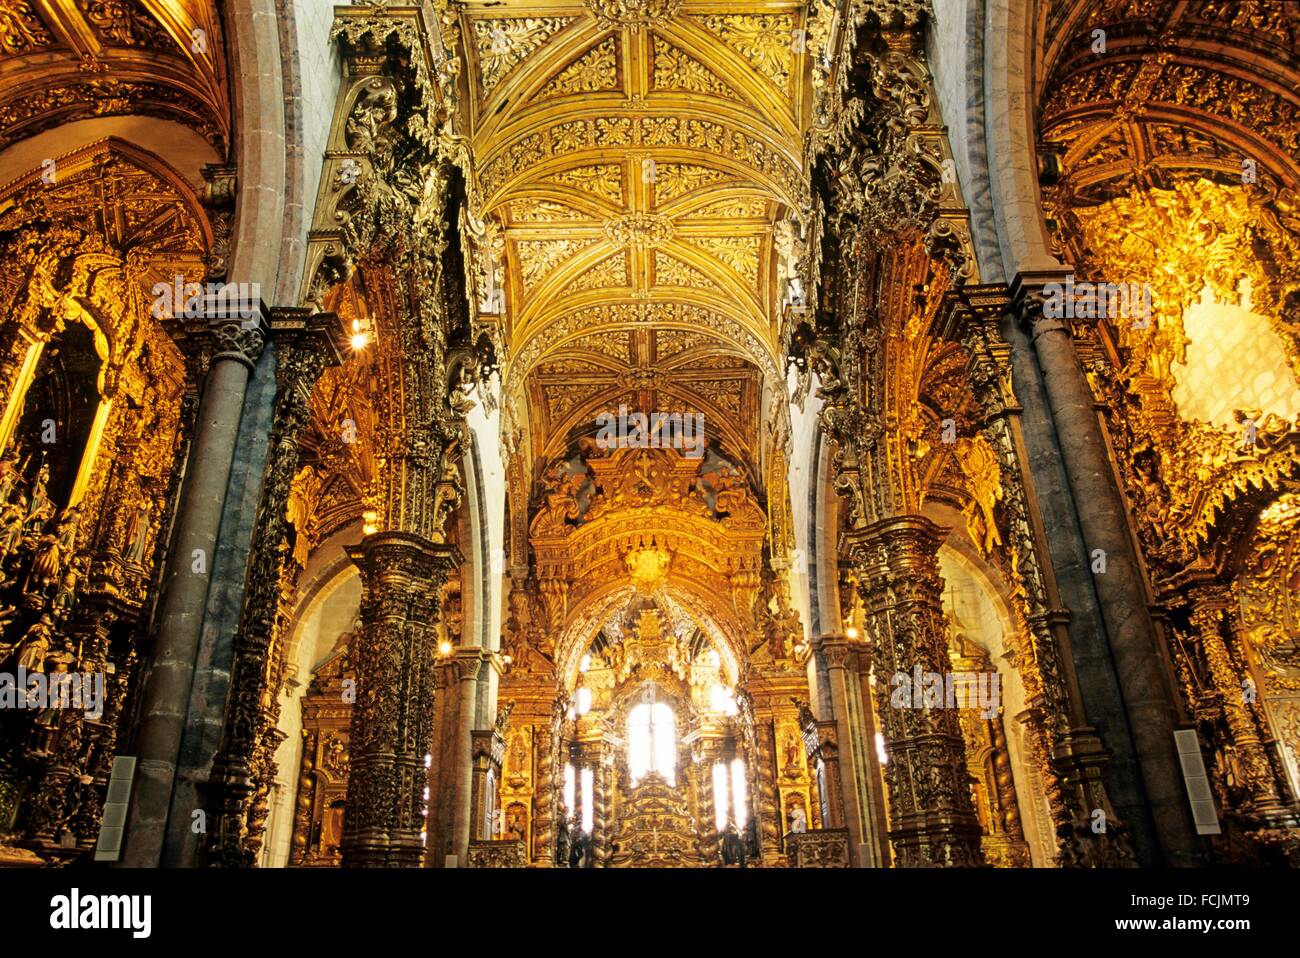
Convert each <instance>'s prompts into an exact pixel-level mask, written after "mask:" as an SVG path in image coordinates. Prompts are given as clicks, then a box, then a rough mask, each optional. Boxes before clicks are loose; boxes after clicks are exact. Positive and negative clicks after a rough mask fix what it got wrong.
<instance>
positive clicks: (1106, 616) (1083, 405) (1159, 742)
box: [1012, 274, 1204, 866]
mask: <svg viewBox="0 0 1300 958" xmlns="http://www.w3.org/2000/svg"><path fill="white" fill-rule="evenodd" d="M1049 281H1059V282H1063V281H1064V275H1063V274H1061V275H1057V274H1043V275H1038V274H1035V275H1033V276H1025V275H1021V276H1017V277H1016V279H1015V282H1014V283H1013V284H1012V296H1013V302H1014V303H1015V307H1016V311H1017V313H1018V315H1019V316H1020V318H1021V321H1022V322H1023V323H1025V324H1026V326H1027V327H1028V329H1029V335H1030V340H1031V342H1032V343H1033V347H1034V354H1035V356H1036V358H1037V360H1038V368H1039V370H1040V372H1041V375H1042V384H1043V391H1044V395H1045V398H1046V400H1047V405H1048V407H1049V409H1050V410H1051V415H1052V421H1053V423H1054V424H1055V426H1056V436H1057V442H1058V447H1059V449H1060V454H1061V461H1062V462H1063V464H1064V466H1065V470H1066V475H1067V477H1068V481H1069V485H1070V490H1071V493H1072V497H1073V500H1074V505H1075V510H1076V513H1077V516H1078V520H1079V529H1080V531H1081V533H1082V538H1083V544H1084V548H1085V550H1086V551H1087V556H1086V557H1085V559H1084V561H1085V563H1089V564H1090V563H1091V561H1092V557H1093V556H1094V555H1095V554H1096V552H1097V550H1102V551H1103V552H1104V553H1105V563H1106V565H1105V569H1106V571H1105V572H1104V573H1095V574H1094V575H1093V577H1092V579H1093V586H1094V588H1095V589H1096V593H1097V599H1098V607H1099V611H1100V613H1101V617H1102V619H1103V621H1104V622H1105V626H1106V637H1107V641H1108V644H1109V647H1110V654H1111V658H1112V660H1113V663H1114V670H1115V675H1116V677H1117V679H1118V683H1119V688H1120V691H1121V694H1122V696H1123V702H1124V710H1125V714H1126V716H1127V719H1128V726H1129V730H1130V732H1131V736H1132V740H1133V745H1134V749H1135V752H1136V755H1137V759H1138V762H1139V765H1140V767H1141V772H1142V783H1143V787H1144V789H1145V792H1146V801H1147V806H1148V808H1149V809H1150V814H1151V818H1152V820H1153V822H1154V825H1155V830H1156V837H1157V840H1158V842H1159V844H1160V848H1161V851H1162V853H1163V857H1164V861H1165V863H1166V864H1169V865H1175V866H1187V865H1196V864H1201V863H1203V855H1204V843H1203V841H1202V840H1201V839H1199V838H1198V837H1197V835H1196V833H1195V830H1194V828H1193V826H1192V821H1191V814H1190V810H1189V808H1188V805H1187V793H1186V789H1185V786H1184V784H1183V779H1182V772H1181V769H1180V767H1179V764H1178V756H1177V752H1176V749H1175V745H1174V737H1173V733H1174V729H1175V728H1176V727H1177V724H1178V711H1177V706H1176V704H1175V701H1174V694H1173V689H1172V687H1171V685H1170V680H1169V675H1168V674H1167V670H1166V668H1165V666H1164V662H1165V659H1164V657H1163V656H1162V655H1161V653H1160V650H1159V648H1158V644H1157V643H1158V637H1157V633H1156V630H1155V626H1154V624H1153V623H1152V620H1151V615H1150V611H1149V608H1148V604H1147V593H1146V589H1145V588H1144V586H1143V576H1144V572H1143V569H1142V567H1141V565H1140V564H1139V562H1138V560H1137V556H1136V553H1135V552H1134V548H1133V542H1132V538H1131V536H1130V535H1129V530H1128V525H1127V520H1126V518H1125V508H1124V503H1123V500H1122V498H1121V496H1120V493H1119V490H1118V488H1117V487H1116V485H1115V478H1114V473H1113V471H1112V469H1111V465H1110V461H1109V458H1108V449H1109V447H1108V445H1107V444H1106V441H1105V436H1104V434H1103V432H1102V428H1101V423H1100V422H1099V421H1098V418H1097V413H1096V409H1095V406H1094V398H1093V395H1092V391H1091V389H1090V388H1089V387H1088V383H1087V380H1086V379H1085V377H1084V374H1083V370H1082V369H1081V368H1080V366H1079V363H1078V360H1077V357H1076V355H1075V351H1074V343H1073V337H1072V334H1071V330H1070V326H1069V324H1068V323H1067V322H1066V321H1064V320H1061V319H1052V318H1048V317H1045V316H1044V315H1043V308H1042V304H1043V295H1042V289H1043V285H1044V283H1046V282H1049Z"/></svg>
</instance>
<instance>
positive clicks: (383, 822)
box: [341, 532, 469, 868]
mask: <svg viewBox="0 0 1300 958" xmlns="http://www.w3.org/2000/svg"><path fill="white" fill-rule="evenodd" d="M348 554H349V555H350V556H351V557H352V561H353V562H355V563H356V564H357V566H358V567H359V568H360V570H361V581H362V598H361V629H360V632H359V634H358V635H357V636H356V638H355V639H354V645H353V647H352V658H353V662H354V663H355V667H356V679H357V700H356V703H355V704H354V705H353V707H352V724H351V729H350V735H349V744H350V758H351V774H350V775H349V776H348V798H347V811H346V813H345V815H344V820H343V841H342V847H341V851H342V855H343V865H344V866H345V867H354V868H355V867H367V866H369V867H411V868H414V867H418V866H419V864H420V861H421V859H422V858H423V855H424V846H423V844H422V843H421V841H420V832H421V831H422V830H423V828H424V821H425V801H424V788H425V782H426V776H425V768H424V756H425V755H426V754H428V752H429V749H430V743H431V739H432V732H433V694H434V668H435V657H436V655H437V649H436V644H435V642H436V638H435V636H436V631H435V625H436V623H437V619H438V615H439V612H440V604H441V601H442V587H443V585H444V584H445V583H446V581H447V577H448V576H449V575H450V574H451V573H452V571H453V570H455V569H456V568H457V567H458V566H459V564H460V561H461V556H460V551H459V550H458V549H456V548H455V547H454V546H449V545H435V544H434V543H432V542H429V541H428V540H427V539H424V538H422V537H420V536H417V535H413V534H411V533H406V532H380V533H376V534H375V535H372V536H367V537H366V538H365V539H363V540H362V542H361V544H360V545H358V546H353V547H352V548H351V549H349V550H348ZM468 755H469V753H468V750H467V751H466V753H465V757H466V760H467V761H466V766H467V768H468Z"/></svg>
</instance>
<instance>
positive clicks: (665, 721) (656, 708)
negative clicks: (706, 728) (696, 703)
mask: <svg viewBox="0 0 1300 958" xmlns="http://www.w3.org/2000/svg"><path fill="white" fill-rule="evenodd" d="M676 725H677V722H676V719H675V718H674V717H673V710H672V709H670V708H669V707H668V706H667V705H665V704H664V703H663V702H642V703H641V704H640V705H638V706H637V707H636V708H634V709H632V713H631V714H630V715H629V716H628V719H627V742H628V746H627V748H628V753H627V763H628V771H629V772H630V773H631V776H632V785H633V786H635V785H636V784H637V783H638V782H639V781H641V779H643V778H645V776H646V775H648V774H649V773H650V772H658V773H659V774H660V775H662V776H663V778H664V780H665V781H666V782H667V783H668V784H669V785H674V786H675V785H676V784H677V729H676Z"/></svg>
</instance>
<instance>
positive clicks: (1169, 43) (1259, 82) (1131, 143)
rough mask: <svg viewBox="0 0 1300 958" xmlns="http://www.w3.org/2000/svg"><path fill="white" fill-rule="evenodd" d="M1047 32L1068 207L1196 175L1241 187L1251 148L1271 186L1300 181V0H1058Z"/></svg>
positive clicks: (1040, 74) (1049, 104)
mask: <svg viewBox="0 0 1300 958" xmlns="http://www.w3.org/2000/svg"><path fill="white" fill-rule="evenodd" d="M1038 30H1039V36H1040V37H1041V38H1042V39H1041V45H1040V47H1039V50H1040V51H1041V54H1040V57H1039V60H1038V63H1037V65H1036V67H1037V68H1036V78H1035V81H1036V90H1037V102H1038V113H1039V115H1038V123H1039V130H1040V135H1041V137H1042V139H1043V140H1044V141H1045V142H1047V143H1049V144H1053V145H1056V146H1057V147H1059V148H1060V149H1061V150H1062V151H1063V153H1064V167H1065V174H1066V176H1065V181H1064V183H1063V184H1062V185H1061V186H1060V187H1058V188H1056V189H1054V190H1051V191H1049V199H1050V200H1051V201H1052V202H1053V203H1054V204H1055V205H1057V206H1068V205H1076V204H1083V205H1093V204H1096V203H1100V202H1104V201H1106V200H1107V199H1111V198H1113V197H1115V196H1117V195H1120V194H1122V193H1124V192H1127V190H1129V189H1130V188H1134V187H1136V188H1138V189H1147V188H1152V187H1155V188H1161V189H1169V188H1170V187H1171V186H1172V183H1173V182H1174V181H1175V180H1178V179H1183V178H1188V177H1191V178H1195V177H1197V176H1208V177H1209V178H1211V179H1220V180H1221V181H1224V182H1227V181H1232V182H1236V183H1242V182H1244V181H1247V180H1243V160H1244V159H1246V158H1253V159H1254V161H1255V165H1256V169H1255V170H1254V171H1252V172H1253V173H1254V175H1255V176H1256V177H1257V181H1258V183H1259V184H1260V186H1261V187H1262V188H1263V189H1264V190H1266V191H1267V192H1269V193H1270V194H1273V195H1276V194H1277V193H1278V192H1279V190H1291V191H1294V190H1296V189H1297V187H1300V162H1298V161H1297V156H1298V155H1300V65H1298V64H1297V63H1296V61H1295V58H1294V56H1293V55H1292V53H1291V51H1293V50H1294V49H1295V46H1296V43H1297V41H1298V40H1300V7H1297V6H1296V5H1295V4H1287V3H1269V4H1264V3H1254V2H1248V3H1243V2H1240V0H1209V2H1205V3H1175V2H1171V0H1063V2H1062V0H1057V2H1050V3H1043V4H1042V5H1041V6H1040V22H1039V25H1038ZM1097 31H1101V33H1100V34H1098V33H1097ZM1292 196H1294V194H1292Z"/></svg>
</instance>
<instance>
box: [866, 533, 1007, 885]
mask: <svg viewBox="0 0 1300 958" xmlns="http://www.w3.org/2000/svg"><path fill="white" fill-rule="evenodd" d="M944 538H945V532H944V530H942V529H940V528H939V527H938V526H936V525H935V524H934V523H933V522H931V521H930V520H928V519H926V518H924V517H921V516H896V517H893V518H890V519H883V520H881V521H879V522H875V523H873V524H871V525H869V526H867V527H865V528H864V529H861V530H856V531H854V532H850V533H847V534H846V536H845V539H846V542H847V544H848V546H849V553H850V555H851V556H852V558H853V561H854V564H855V566H856V568H857V578H858V583H859V587H860V588H861V590H862V598H863V603H864V605H865V608H866V618H865V625H866V628H867V632H868V637H869V639H870V641H871V644H872V647H873V651H874V658H875V679H876V681H875V694H876V704H877V709H876V710H877V712H878V713H879V715H880V719H881V724H882V725H883V730H884V736H885V743H886V747H887V749H888V753H889V764H888V766H887V767H886V769H885V781H886V783H887V785H888V788H889V826H890V827H889V837H890V841H891V842H892V843H893V846H894V852H895V857H896V860H897V864H898V865H899V866H900V867H903V868H916V867H924V866H967V867H969V866H977V865H982V864H983V854H982V852H981V850H980V824H979V818H978V817H977V815H976V813H975V807H974V805H973V803H972V801H971V790H970V783H969V781H968V776H967V772H966V746H965V741H964V739H963V738H962V732H961V723H960V720H959V718H958V714H957V709H955V708H946V707H943V706H942V705H940V706H939V707H930V706H929V705H928V704H927V703H925V702H924V700H923V699H920V696H921V694H922V691H923V690H922V689H915V688H911V687H910V686H904V685H902V684H897V685H896V683H895V681H894V679H895V676H900V675H901V676H905V677H906V678H907V680H908V682H911V681H912V679H913V677H914V676H915V675H916V670H917V669H919V670H920V672H921V673H922V675H925V674H938V675H944V676H946V675H947V674H948V673H950V672H951V671H952V665H951V662H950V661H949V658H948V635H947V630H946V627H945V622H944V614H943V606H942V604H941V602H940V596H941V595H942V594H943V578H942V576H941V575H940V574H939V558H938V556H939V546H940V545H941V544H942V543H943V540H944ZM904 688H907V689H908V690H910V692H911V695H909V696H907V697H906V700H903V699H901V698H900V699H899V701H897V702H896V701H895V695H894V693H895V692H896V691H898V690H900V689H904Z"/></svg>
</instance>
